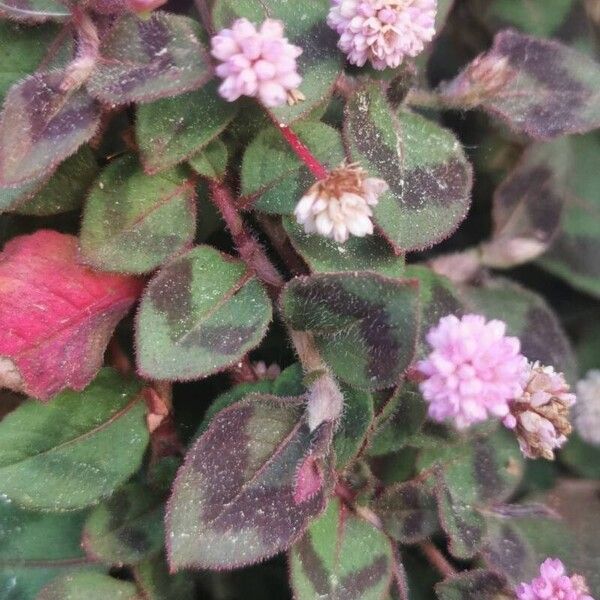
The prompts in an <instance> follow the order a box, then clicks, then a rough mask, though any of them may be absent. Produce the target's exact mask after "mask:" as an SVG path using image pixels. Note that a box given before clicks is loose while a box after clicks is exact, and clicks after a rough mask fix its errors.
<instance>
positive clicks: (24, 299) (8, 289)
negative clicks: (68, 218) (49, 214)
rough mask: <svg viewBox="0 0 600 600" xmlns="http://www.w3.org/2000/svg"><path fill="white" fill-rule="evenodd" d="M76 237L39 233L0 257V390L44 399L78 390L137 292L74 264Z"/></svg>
mask: <svg viewBox="0 0 600 600" xmlns="http://www.w3.org/2000/svg"><path fill="white" fill-rule="evenodd" d="M76 256H77V238H76V237H73V236H71V235H64V234H61V233H57V232H55V231H38V232H36V233H34V234H33V235H25V236H20V237H18V238H15V239H13V240H11V241H10V242H9V243H7V244H6V246H5V248H4V251H3V252H2V253H1V254H0V331H2V336H0V386H3V387H8V388H11V389H14V390H16V391H23V392H25V393H27V394H29V395H31V396H34V397H36V398H39V399H41V400H47V399H49V398H50V397H51V396H53V395H55V394H57V393H58V392H60V391H61V390H63V389H65V388H73V389H76V390H81V389H83V388H84V387H85V386H86V385H87V384H88V383H89V382H90V381H91V380H92V378H93V377H94V375H95V374H96V372H97V371H98V369H99V368H100V366H101V365H102V357H103V354H104V350H105V349H106V345H107V344H108V340H109V339H110V336H111V335H112V332H113V330H114V328H115V326H116V325H117V323H118V322H119V321H120V320H121V319H122V318H123V316H124V315H125V314H126V313H127V311H128V310H129V309H130V308H131V305H132V304H133V303H134V302H135V300H136V299H137V297H138V295H139V294H140V293H141V290H142V282H141V281H140V280H139V279H135V278H133V277H124V276H121V275H114V274H109V273H102V272H97V271H92V270H91V269H88V268H87V267H83V266H82V265H79V264H77V262H76Z"/></svg>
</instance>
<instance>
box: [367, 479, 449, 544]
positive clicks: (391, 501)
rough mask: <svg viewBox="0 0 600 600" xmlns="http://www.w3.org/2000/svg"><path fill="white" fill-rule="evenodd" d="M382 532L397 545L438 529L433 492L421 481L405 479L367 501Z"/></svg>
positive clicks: (422, 536) (423, 538)
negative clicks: (379, 522) (379, 520)
mask: <svg viewBox="0 0 600 600" xmlns="http://www.w3.org/2000/svg"><path fill="white" fill-rule="evenodd" d="M371 508H372V509H373V510H374V511H375V513H377V515H378V516H379V517H380V518H381V522H382V524H383V529H384V531H385V532H386V533H387V534H388V535H389V536H391V537H392V538H393V539H395V540H397V541H399V542H400V543H401V544H414V543H417V542H422V541H423V540H425V539H427V538H429V537H431V536H432V535H433V534H434V533H435V532H436V531H437V530H438V527H439V525H438V516H437V506H436V499H435V496H434V494H433V493H432V492H431V490H430V489H428V488H427V487H426V486H425V484H423V483H419V482H412V481H407V482H403V483H400V484H397V485H393V486H390V487H388V488H385V489H384V490H383V492H382V493H381V494H380V495H379V496H377V499H376V500H375V501H374V502H373V503H372V504H371Z"/></svg>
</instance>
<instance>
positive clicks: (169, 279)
mask: <svg viewBox="0 0 600 600" xmlns="http://www.w3.org/2000/svg"><path fill="white" fill-rule="evenodd" d="M271 314H272V309H271V303H270V301H269V298H268V296H267V293H266V292H265V290H264V289H263V287H262V285H261V284H260V283H259V281H258V280H257V279H256V277H255V276H254V275H253V274H252V273H251V272H250V271H248V269H247V268H246V266H245V265H244V264H243V263H242V262H241V261H238V260H235V259H233V258H231V257H230V256H228V255H226V254H221V253H220V252H218V251H217V250H215V249H213V248H211V247H209V246H199V247H197V248H194V249H193V250H191V251H190V252H188V253H187V254H185V255H183V256H182V257H180V258H178V259H176V260H174V261H173V262H171V263H170V264H168V265H167V266H166V267H164V268H163V269H162V270H161V271H160V272H159V273H158V274H157V275H156V276H155V277H154V279H152V281H151V282H150V283H149V284H148V287H147V288H146V290H145V292H144V295H143V297H142V302H141V306H140V311H139V313H138V320H137V332H136V335H137V362H138V368H139V370H140V372H142V373H147V374H148V376H149V377H151V378H153V379H166V380H170V381H172V380H189V379H198V378H201V377H206V376H207V375H210V374H211V373H216V372H217V371H220V370H222V369H224V368H225V367H228V366H229V365H232V364H234V363H235V362H236V361H238V360H239V359H240V358H241V357H242V356H243V355H244V354H245V353H246V352H248V351H249V350H251V349H252V348H254V347H256V346H257V345H258V344H259V343H260V341H261V340H262V338H263V336H264V335H265V333H266V331H267V328H268V326H269V323H270V321H271Z"/></svg>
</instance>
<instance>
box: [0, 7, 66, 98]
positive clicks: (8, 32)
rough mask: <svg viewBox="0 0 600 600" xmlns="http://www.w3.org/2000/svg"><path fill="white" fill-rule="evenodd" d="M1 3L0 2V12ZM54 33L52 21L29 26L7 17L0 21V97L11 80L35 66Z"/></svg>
mask: <svg viewBox="0 0 600 600" xmlns="http://www.w3.org/2000/svg"><path fill="white" fill-rule="evenodd" d="M5 1H6V0H5ZM4 3H5V2H3V3H0V14H2V4H4ZM57 33H58V28H57V27H56V26H55V25H40V26H39V27H35V28H30V27H24V26H23V25H18V24H16V23H10V22H8V21H3V22H0V39H1V40H2V55H1V56H0V101H1V100H2V98H3V97H4V94H6V92H7V91H8V90H9V88H10V86H11V85H12V84H13V83H16V82H17V81H19V80H20V79H23V77H25V76H26V75H30V74H31V73H33V71H35V70H36V68H37V66H38V65H39V63H40V62H41V60H42V58H43V57H44V55H45V54H46V52H47V50H48V46H49V45H50V44H51V42H52V40H53V39H54V37H55V36H56V34H57Z"/></svg>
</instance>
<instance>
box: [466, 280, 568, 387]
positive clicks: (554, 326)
mask: <svg viewBox="0 0 600 600" xmlns="http://www.w3.org/2000/svg"><path fill="white" fill-rule="evenodd" d="M461 293H462V296H463V299H464V304H465V309H466V310H468V311H469V312H475V313H479V314H483V315H485V316H486V317H488V318H489V319H502V320H503V321H505V322H506V324H507V326H508V332H509V334H510V335H514V336H517V337H518V338H519V339H520V340H521V351H522V352H523V354H524V355H525V356H526V357H527V358H528V359H529V360H531V361H536V360H539V361H540V362H541V363H543V364H545V365H553V366H554V367H555V368H556V369H557V370H558V371H563V372H564V373H565V375H566V376H567V379H569V380H571V381H574V380H575V378H576V365H575V357H574V355H573V350H572V348H571V344H570V342H569V340H568V338H567V336H566V335H565V332H564V331H563V328H562V326H561V324H560V322H559V320H558V318H557V316H556V315H555V314H554V312H553V311H552V309H551V308H550V307H549V306H548V305H547V304H546V301H545V300H544V299H543V298H542V297H541V296H538V295H537V294H535V293H533V292H530V291H529V290H526V289H524V288H522V287H521V286H519V285H517V284H515V283H512V282H510V281H508V280H505V279H489V280H488V281H486V282H485V284H484V285H482V286H481V287H466V288H463V289H462V290H461Z"/></svg>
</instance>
